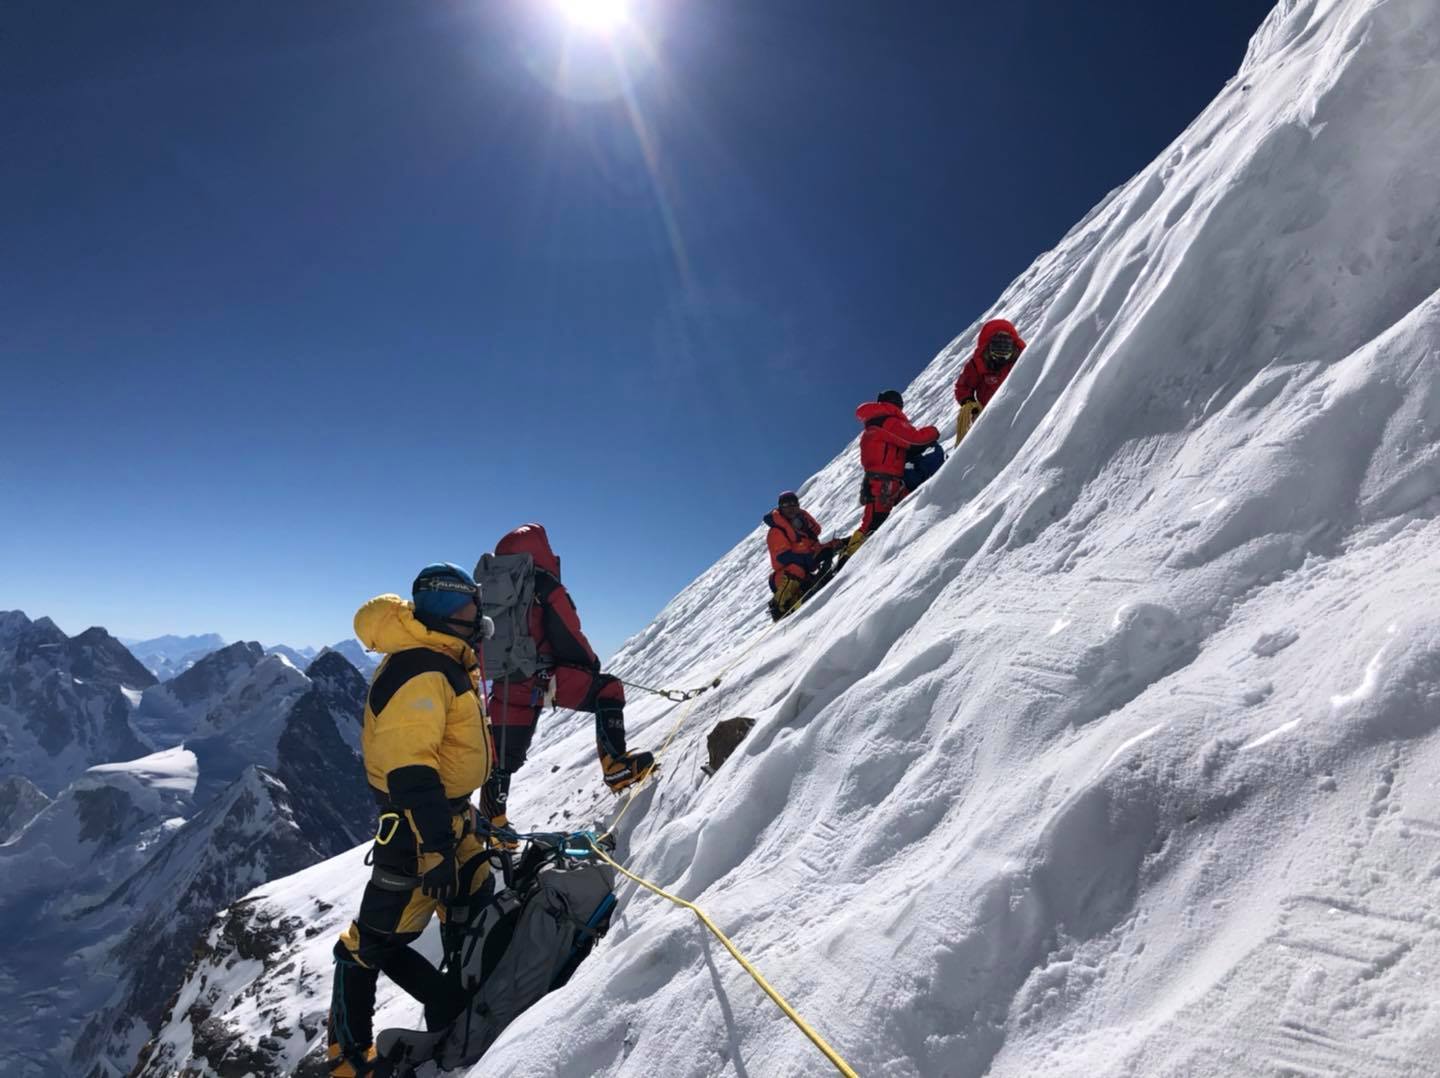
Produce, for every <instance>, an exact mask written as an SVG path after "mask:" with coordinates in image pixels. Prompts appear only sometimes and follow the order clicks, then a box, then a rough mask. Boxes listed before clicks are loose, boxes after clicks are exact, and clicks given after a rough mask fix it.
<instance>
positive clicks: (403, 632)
mask: <svg viewBox="0 0 1440 1078" xmlns="http://www.w3.org/2000/svg"><path fill="white" fill-rule="evenodd" d="M355 638H356V639H357V640H359V641H360V643H361V644H363V645H365V647H366V649H368V650H370V651H379V652H383V653H384V654H386V655H394V654H395V653H396V652H397V651H406V650H408V649H409V648H430V649H431V650H432V651H441V652H444V653H445V654H446V655H449V656H451V657H452V658H454V659H458V660H459V661H460V662H461V663H463V664H464V665H465V668H466V669H467V670H468V669H469V668H470V667H472V666H474V665H475V653H474V652H473V651H472V650H470V645H468V644H466V643H465V641H463V640H461V639H460V638H459V637H457V636H447V635H446V634H445V633H437V632H436V631H435V630H434V629H427V628H425V626H423V625H421V624H420V622H418V621H417V620H416V619H415V604H414V603H412V602H411V601H410V600H409V599H402V598H400V596H398V595H377V596H376V597H375V598H373V599H371V600H370V601H369V602H368V603H366V604H365V605H364V606H362V607H361V608H360V609H359V610H357V611H355Z"/></svg>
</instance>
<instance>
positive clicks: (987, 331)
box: [970, 318, 1025, 367]
mask: <svg viewBox="0 0 1440 1078" xmlns="http://www.w3.org/2000/svg"><path fill="white" fill-rule="evenodd" d="M997 333H1008V334H1010V336H1011V337H1013V338H1014V339H1015V359H1019V358H1020V353H1021V352H1023V351H1025V342H1024V340H1022V339H1021V337H1020V331H1019V330H1017V329H1016V328H1015V326H1014V324H1013V323H1011V322H1008V321H1006V320H1005V319H1003V318H992V319H991V320H990V321H988V322H986V323H985V324H984V325H983V326H981V327H980V340H979V341H978V342H976V344H975V352H974V354H973V355H972V356H971V357H970V360H971V362H972V363H974V364H975V365H976V366H977V367H978V366H979V365H980V361H981V359H982V358H984V355H985V346H986V345H988V344H989V343H990V338H991V337H993V336H995V334H997ZM1011 362H1014V360H1012V361H1011Z"/></svg>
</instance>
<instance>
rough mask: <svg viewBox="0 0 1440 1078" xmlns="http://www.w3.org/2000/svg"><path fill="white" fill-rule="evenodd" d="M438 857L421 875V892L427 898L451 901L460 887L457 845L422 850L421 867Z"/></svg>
mask: <svg viewBox="0 0 1440 1078" xmlns="http://www.w3.org/2000/svg"><path fill="white" fill-rule="evenodd" d="M436 857H438V858H439V860H438V861H436V863H435V864H434V865H432V866H431V867H430V868H429V869H428V870H426V871H425V872H424V874H423V875H422V876H421V877H420V893H421V894H422V895H424V896H425V897H426V898H434V899H438V900H439V901H441V902H449V901H450V900H451V899H452V898H454V897H455V892H456V891H458V890H459V889H460V881H459V874H458V872H457V869H456V865H455V847H454V846H448V847H446V848H445V849H443V850H422V851H421V853H420V866H421V868H422V869H424V866H425V862H426V861H429V860H433V859H434V858H436Z"/></svg>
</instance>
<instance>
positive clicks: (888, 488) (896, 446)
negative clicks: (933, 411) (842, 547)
mask: <svg viewBox="0 0 1440 1078" xmlns="http://www.w3.org/2000/svg"><path fill="white" fill-rule="evenodd" d="M904 406H905V401H904V399H903V398H902V397H901V396H900V394H899V393H897V392H896V391H895V390H893V389H887V390H886V391H885V392H884V393H881V394H880V396H879V397H878V398H876V400H875V402H874V403H873V404H862V405H860V407H859V408H856V409H855V418H856V419H858V420H860V422H861V423H863V424H865V431H864V433H862V434H861V435H860V466H861V467H862V468H864V469H865V480H864V486H863V487H862V488H861V489H862V494H861V497H862V500H863V501H864V504H865V516H864V518H863V519H862V520H861V521H860V531H859V533H858V534H860V535H869V534H870V533H871V532H873V531H874V530H875V529H876V528H878V527H880V525H881V524H883V523H884V522H885V518H886V517H887V516H889V515H890V510H892V509H894V508H895V506H896V505H897V504H899V502H900V499H901V498H903V497H905V495H906V494H908V493H909V490H908V489H907V487H906V484H905V461H906V457H907V455H908V456H909V457H910V459H911V460H912V461H913V460H914V459H915V454H914V453H912V452H910V451H911V450H913V449H915V448H916V447H919V446H930V445H936V443H938V442H939V440H940V432H939V431H938V430H936V429H935V428H934V427H921V428H919V429H918V430H917V429H916V428H915V427H913V426H912V425H911V424H910V420H909V419H907V418H906V416H905V413H904V411H902V409H903V408H904ZM940 456H941V459H943V454H940Z"/></svg>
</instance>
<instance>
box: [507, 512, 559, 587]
mask: <svg viewBox="0 0 1440 1078" xmlns="http://www.w3.org/2000/svg"><path fill="white" fill-rule="evenodd" d="M495 553H496V554H529V555H530V557H531V559H532V560H533V561H534V562H535V568H537V569H543V570H544V571H545V572H547V573H549V574H550V575H551V576H553V577H554V578H555V579H556V580H559V579H560V559H559V558H557V557H556V556H555V551H553V550H551V549H550V537H549V536H548V535H546V534H545V526H544V525H543V524H521V525H520V527H518V528H516V529H515V530H514V531H512V532H510V533H509V534H507V535H506V536H505V537H504V538H503V539H501V540H500V541H499V542H498V543H496V544H495Z"/></svg>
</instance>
